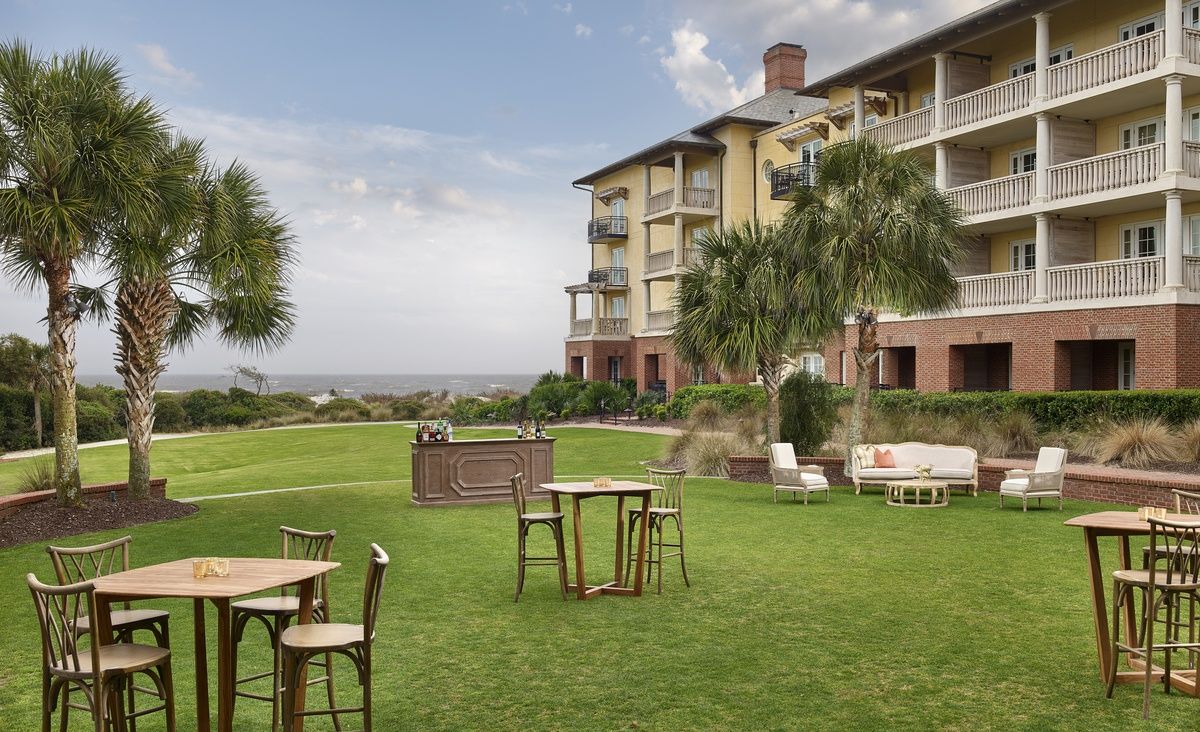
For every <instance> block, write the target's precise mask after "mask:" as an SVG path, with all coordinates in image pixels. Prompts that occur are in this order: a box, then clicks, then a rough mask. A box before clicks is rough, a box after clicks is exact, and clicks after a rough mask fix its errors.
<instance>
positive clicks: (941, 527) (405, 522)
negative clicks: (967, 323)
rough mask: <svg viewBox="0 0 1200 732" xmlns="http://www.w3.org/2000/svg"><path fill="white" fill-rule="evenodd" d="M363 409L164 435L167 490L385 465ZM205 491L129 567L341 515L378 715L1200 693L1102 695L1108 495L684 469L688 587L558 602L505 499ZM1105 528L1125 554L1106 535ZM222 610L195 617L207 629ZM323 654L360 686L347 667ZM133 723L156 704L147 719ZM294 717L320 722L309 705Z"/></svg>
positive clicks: (882, 715) (346, 569)
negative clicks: (930, 506)
mask: <svg viewBox="0 0 1200 732" xmlns="http://www.w3.org/2000/svg"><path fill="white" fill-rule="evenodd" d="M345 429H353V430H355V432H354V434H353V437H354V440H352V442H354V443H355V444H358V445H359V449H360V450H361V452H356V453H355V454H354V455H353V456H352V457H347V458H345V459H343V457H344V456H343V454H342V453H339V452H337V451H331V452H330V453H328V454H327V455H326V457H325V459H324V461H323V466H322V461H321V460H319V459H317V458H315V457H313V456H312V455H310V453H311V452H312V451H314V450H318V449H320V447H321V445H325V444H330V445H331V444H335V443H336V441H337V440H340V439H347V437H346V436H345V435H343V434H341V433H340V432H339V431H340V430H345ZM363 430H370V428H338V427H333V428H327V429H321V430H298V431H288V432H277V433H249V434H240V435H228V436H224V435H222V436H216V437H205V438H200V439H198V440H194V441H189V440H180V441H178V443H176V444H175V445H171V446H170V448H169V449H163V448H167V447H168V445H169V444H170V443H163V444H162V445H160V446H159V447H158V448H156V453H158V451H159V450H161V453H160V454H158V457H159V459H160V460H161V461H162V462H160V463H159V465H160V466H162V465H166V464H168V463H167V462H166V458H165V457H164V455H169V454H170V453H171V452H172V451H174V450H181V451H182V452H181V454H180V455H179V456H177V457H174V458H171V459H173V460H176V461H177V462H175V463H170V464H171V465H176V466H184V465H186V466H187V468H188V472H185V473H182V474H181V475H180V476H179V482H180V483H184V484H185V486H187V488H186V490H181V491H176V490H173V492H174V493H176V494H177V495H178V494H180V493H188V494H198V493H219V492H226V491H228V490H229V489H230V487H231V486H248V485H252V484H260V485H262V486H263V487H275V486H276V485H277V484H279V483H282V482H294V483H298V484H318V483H320V484H326V483H343V482H350V481H352V480H361V479H368V480H369V479H370V476H372V475H383V474H385V473H386V472H387V470H389V469H390V470H394V471H399V470H400V469H401V467H400V466H402V465H403V464H404V463H406V462H407V460H406V459H405V458H406V457H407V455H406V449H405V448H406V447H407V445H406V444H402V443H399V441H398V440H399V438H395V437H393V435H391V434H390V433H388V432H387V431H386V430H384V429H382V428H381V429H380V430H379V431H377V432H364V431H363ZM322 433H324V434H322ZM559 434H560V437H561V439H560V442H559V443H558V445H557V446H556V448H557V449H556V451H557V458H558V465H557V468H558V471H557V472H558V473H559V474H568V473H576V472H578V473H588V472H600V473H609V474H623V473H627V472H633V467H634V466H636V463H637V461H638V460H640V459H646V458H649V457H652V456H654V455H656V454H657V453H658V452H659V451H660V450H661V449H662V439H661V438H657V437H656V436H653V435H637V434H621V433H613V432H605V431H593V430H583V429H579V430H562V431H560V433H559ZM283 438H286V439H283ZM263 440H267V441H268V442H267V443H264V442H263ZM276 440H279V442H275V441H276ZM292 440H303V441H304V442H305V445H306V446H299V445H297V446H296V449H295V455H296V460H295V461H296V462H297V463H298V465H296V466H295V467H294V469H293V468H292V465H291V461H288V460H282V459H277V456H276V455H273V454H271V455H270V457H269V461H270V464H269V466H268V467H262V468H259V467H258V466H257V464H256V462H255V456H256V455H258V456H259V459H263V457H262V456H264V455H268V454H269V452H270V450H271V449H274V448H280V449H282V448H286V447H287V446H288V445H289V443H290V442H291V441H292ZM240 441H247V442H249V443H257V444H256V445H255V446H254V447H253V448H247V447H246V446H245V445H239V444H238V443H239V442H240ZM348 442H350V440H348ZM363 443H373V444H370V445H368V444H363ZM185 445H186V446H187V447H186V450H184V449H183V448H184V446H185ZM272 446H274V447H272ZM93 455H94V456H95V459H96V460H97V463H99V462H100V460H109V461H112V458H111V457H108V456H105V455H104V454H103V453H101V451H100V450H99V449H97V450H94V451H85V452H84V453H82V456H83V460H84V463H85V466H84V469H85V471H92V470H96V471H99V470H100V469H101V466H100V465H99V464H97V465H89V463H90V462H91V461H92V460H93ZM185 455H186V461H185V459H184V457H185ZM372 459H385V460H388V461H390V462H389V463H388V464H387V465H383V466H375V465H372V464H371V460H372ZM114 464H115V463H114ZM5 467H8V466H5ZM111 468H112V465H110V466H109V469H111ZM372 470H377V471H379V472H377V473H372V472H371V471H372ZM403 470H405V471H407V466H403ZM204 476H208V479H209V480H210V481H218V482H219V483H220V485H214V484H209V483H204V482H203V480H204ZM169 477H170V478H171V481H172V484H176V483H175V481H176V477H177V476H176V475H174V474H169ZM199 505H200V507H201V508H200V511H199V513H197V514H196V515H194V516H192V517H189V518H186V519H181V520H177V521H173V522H169V523H163V524H157V525H150V526H143V527H138V528H135V529H132V530H131V531H130V532H129V533H131V534H132V535H133V536H134V546H133V558H134V563H135V564H147V563H152V562H157V561H164V560H168V559H174V558H179V557H186V556H192V555H208V554H225V555H234V556H236V555H269V554H271V553H272V552H274V551H275V550H276V547H277V537H278V533H277V527H278V526H279V525H280V524H289V525H292V526H299V527H304V528H309V529H326V528H336V529H337V530H338V537H337V542H336V545H335V548H334V555H335V558H336V559H338V560H340V561H341V562H343V566H342V567H341V568H340V569H339V570H337V571H336V572H335V573H334V575H333V578H332V591H333V615H334V616H335V618H336V619H339V620H349V621H353V619H354V618H355V617H357V614H358V613H359V612H360V608H361V589H362V580H363V573H364V571H365V566H366V559H367V545H368V543H369V542H372V541H375V542H379V543H380V544H382V545H383V546H384V547H385V548H386V549H388V550H389V552H390V553H391V556H392V559H393V564H392V568H391V570H390V574H389V576H388V580H387V582H388V584H387V587H386V592H385V596H384V605H383V614H382V619H381V622H380V627H379V641H378V645H377V647H376V654H375V658H376V663H377V667H376V669H377V670H376V680H375V689H376V697H375V698H376V719H377V720H379V725H378V727H377V728H379V729H386V730H394V729H395V730H399V729H421V730H425V729H439V730H459V729H543V728H545V729H630V728H639V729H657V730H675V729H739V730H741V729H818V728H820V729H846V730H851V729H853V730H861V729H953V730H966V729H970V730H977V729H1038V730H1041V729H1088V730H1108V729H1114V730H1115V729H1129V728H1135V729H1142V728H1145V729H1149V728H1152V727H1158V728H1163V729H1168V728H1170V729H1191V728H1194V727H1195V720H1196V718H1197V716H1196V715H1197V713H1198V712H1200V706H1198V703H1197V700H1194V699H1188V698H1185V697H1183V696H1181V695H1179V694H1172V695H1170V696H1166V695H1163V694H1162V693H1161V692H1160V691H1156V692H1155V694H1154V699H1153V707H1152V720H1153V721H1152V725H1145V724H1143V723H1142V722H1141V720H1140V711H1141V688H1140V687H1134V686H1123V687H1119V688H1118V689H1117V693H1116V697H1115V699H1113V700H1106V699H1105V698H1104V693H1103V686H1102V684H1101V683H1100V681H1099V678H1098V671H1097V661H1096V654H1095V642H1094V640H1093V634H1092V619H1091V610H1090V606H1089V604H1088V586H1087V577H1086V569H1085V567H1086V564H1085V558H1084V552H1083V548H1084V546H1083V541H1082V540H1081V536H1080V535H1079V533H1078V530H1077V529H1069V528H1066V527H1064V526H1063V525H1062V522H1063V521H1064V520H1065V519H1066V518H1068V517H1070V516H1072V515H1076V514H1079V513H1085V512H1090V511H1094V510H1101V509H1103V508H1106V507H1105V506H1103V505H1100V504H1088V503H1082V502H1077V501H1068V502H1067V504H1066V506H1067V510H1065V511H1063V512H1059V511H1056V510H1042V511H1031V512H1030V513H1027V514H1025V513H1022V512H1021V511H1020V510H1017V509H1007V510H1000V509H998V508H997V507H996V502H995V500H994V496H987V495H985V496H981V497H979V498H970V497H963V496H961V495H960V494H957V493H956V494H955V495H954V497H953V499H952V502H951V505H950V506H949V507H948V508H945V509H937V510H906V509H897V508H889V507H886V506H885V505H884V502H883V498H882V496H881V495H880V494H879V493H878V492H874V493H870V492H868V493H866V494H864V495H862V496H854V495H852V494H851V493H850V491H849V490H848V489H835V490H834V493H833V499H832V502H831V503H829V504H826V503H824V502H823V501H816V502H813V503H812V504H811V505H809V506H807V507H805V506H803V505H801V504H793V503H790V502H786V501H785V502H782V503H780V504H778V505H775V504H772V503H771V496H770V489H769V488H768V487H767V486H761V485H747V484H739V483H730V482H727V481H721V480H689V482H688V484H687V495H686V511H687V526H688V542H689V546H688V560H689V561H688V565H689V572H690V575H691V578H692V587H691V588H690V589H689V588H686V587H684V585H683V582H682V580H681V578H680V575H679V570H678V567H673V566H669V567H668V569H667V574H666V583H665V588H664V592H663V594H662V595H655V594H653V592H651V593H650V594H648V595H646V596H643V597H641V598H637V599H634V598H620V597H604V598H600V599H597V600H594V601H590V602H586V603H580V602H576V601H571V602H563V601H562V600H561V599H560V598H559V595H558V587H557V583H556V581H555V579H554V576H553V570H552V569H550V568H544V569H542V570H536V569H531V570H530V575H529V577H528V579H527V582H526V592H525V594H524V595H523V596H522V598H521V602H520V603H519V604H514V603H513V601H512V591H513V583H514V578H515V569H514V562H515V557H514V552H515V549H514V539H513V527H514V517H513V514H512V507H511V506H509V505H503V504H499V505H486V506H464V507H452V508H449V507H446V508H415V507H413V506H412V505H411V504H410V502H409V498H408V485H407V483H400V482H383V481H381V482H379V483H375V484H371V485H364V486H353V487H343V488H330V489H324V490H315V491H306V492H296V493H278V494H270V495H261V496H250V497H242V498H236V499H221V500H211V501H204V502H202V503H201V504H199ZM534 505H535V506H536V505H538V504H534ZM542 505H544V504H542ZM612 512H613V504H612V502H611V500H610V499H593V500H591V501H586V502H585V503H584V515H583V520H584V523H585V526H586V530H585V536H586V538H587V544H586V550H587V551H586V553H585V555H586V558H587V565H588V571H589V572H590V575H589V576H590V577H597V578H598V577H601V576H603V575H605V574H608V573H610V572H611V564H612V554H611V552H612V547H611V543H612V535H611V531H612V525H613V517H612ZM568 524H569V518H568ZM121 533H123V532H106V533H103V534H97V535H93V536H86V537H75V538H74V539H72V540H71V543H79V544H82V543H84V542H90V541H93V540H101V539H106V538H111V537H114V536H118V535H120V534H121ZM548 547H549V540H548V536H545V535H541V534H535V535H534V538H533V539H532V545H531V548H539V549H544V548H548ZM1104 550H1105V552H1106V554H1105V556H1106V558H1107V559H1108V560H1109V561H1115V550H1114V546H1113V545H1106V546H1105V547H1104ZM568 551H569V550H568ZM30 570H33V571H35V572H37V573H38V574H39V576H43V577H47V576H49V575H50V566H49V561H48V559H47V557H46V555H45V552H44V551H43V549H42V547H41V546H40V545H28V546H23V547H16V548H13V549H8V550H0V597H2V598H3V601H4V602H3V607H5V608H6V610H5V613H4V618H5V623H6V626H7V627H6V628H5V632H3V633H0V658H3V659H5V660H4V661H3V663H0V729H4V730H26V729H34V728H36V724H37V714H38V703H39V702H38V692H39V679H38V672H37V668H38V663H39V661H38V651H37V642H36V624H35V621H34V615H33V607H32V603H31V602H30V600H29V596H28V592H27V591H26V589H25V586H24V583H23V577H24V573H25V572H27V571H30ZM154 604H155V605H156V606H160V607H163V608H166V609H168V610H170V612H171V614H172V618H171V622H172V626H173V635H172V637H173V639H174V640H175V643H176V651H175V664H174V668H175V675H176V679H175V682H176V689H177V690H178V694H179V700H180V713H179V725H180V729H189V728H194V724H195V723H194V708H195V704H194V696H193V686H192V678H193V676H192V674H193V667H194V666H193V664H194V659H193V657H192V651H191V638H190V627H191V607H190V604H188V603H187V602H173V601H159V602H156V603H154ZM213 625H214V623H213V622H212V620H211V617H210V622H209V632H210V633H211V632H212V628H213ZM264 646H265V642H264V641H263V638H261V637H259V635H258V634H255V633H251V639H250V641H249V642H248V643H247V644H246V645H244V646H243V648H244V650H243V652H242V653H241V658H242V661H243V663H244V664H246V665H245V666H243V668H248V667H249V666H251V665H253V666H254V667H256V668H261V667H262V665H263V664H266V663H268V656H267V654H266V649H265V647H264ZM209 649H210V652H212V651H213V649H215V642H214V641H213V640H212V639H210V642H209ZM209 664H210V668H215V658H212V659H210V661H209ZM337 673H338V675H339V676H338V678H339V682H340V683H339V688H340V690H341V693H342V694H343V695H344V696H345V698H347V699H351V698H353V697H352V696H351V695H354V694H357V691H356V690H355V689H354V685H353V683H352V679H351V676H350V671H349V667H347V666H339V667H338V671H337ZM319 698H320V694H319V693H313V694H311V695H310V699H313V700H314V702H315V700H316V699H319ZM265 722H266V712H265V707H264V705H262V704H259V703H254V702H249V701H245V700H241V701H239V704H238V707H237V727H238V728H239V729H262V728H263V727H264V725H265ZM80 728H82V726H80ZM139 729H140V730H143V729H144V730H153V729H161V725H160V723H159V722H158V720H150V719H147V720H144V721H143V722H142V723H141V724H139ZM308 729H313V730H321V729H329V726H328V725H326V724H323V723H322V722H321V721H317V720H313V721H312V722H311V723H310V725H309V726H308Z"/></svg>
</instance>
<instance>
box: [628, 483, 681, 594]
mask: <svg viewBox="0 0 1200 732" xmlns="http://www.w3.org/2000/svg"><path fill="white" fill-rule="evenodd" d="M686 475H687V471H686V470H658V469H656V468H647V470H646V478H647V479H648V480H649V482H650V483H653V484H654V485H656V486H658V487H659V488H662V490H661V491H658V505H657V506H653V507H651V508H650V526H649V527H648V528H649V529H650V531H651V534H652V536H651V541H650V544H649V545H648V546H647V547H646V551H647V556H646V581H649V580H650V578H651V577H652V576H653V574H654V568H655V567H658V593H659V594H660V595H661V594H662V562H663V559H669V558H670V557H679V568H680V569H681V570H683V584H684V585H686V586H688V587H691V586H692V583H691V582H689V581H688V574H687V563H686V562H685V560H684V557H683V481H684V477H685V476H686ZM641 517H642V511H641V509H640V508H631V509H629V520H628V522H627V523H628V525H629V531H628V535H627V536H626V540H625V556H626V557H627V559H626V560H625V577H626V581H628V577H629V570H630V568H631V567H632V566H633V537H634V534H636V533H637V522H638V521H639V520H640V519H641ZM667 519H671V520H672V521H673V522H674V523H675V528H676V529H677V530H678V532H679V543H677V544H670V543H664V542H663V525H664V524H666V522H667ZM655 546H657V547H658V558H657V559H655V557H654V548H655ZM663 547H669V548H671V549H674V550H675V551H673V552H671V553H670V554H663Z"/></svg>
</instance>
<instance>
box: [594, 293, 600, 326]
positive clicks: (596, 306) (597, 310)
mask: <svg viewBox="0 0 1200 732" xmlns="http://www.w3.org/2000/svg"><path fill="white" fill-rule="evenodd" d="M599 332H600V293H599V292H597V291H595V290H592V335H596V334H597V333H599Z"/></svg>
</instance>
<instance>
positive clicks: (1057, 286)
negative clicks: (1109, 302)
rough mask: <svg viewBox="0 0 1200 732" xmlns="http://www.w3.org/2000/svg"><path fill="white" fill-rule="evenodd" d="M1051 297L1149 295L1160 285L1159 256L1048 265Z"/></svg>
mask: <svg viewBox="0 0 1200 732" xmlns="http://www.w3.org/2000/svg"><path fill="white" fill-rule="evenodd" d="M1047 273H1048V275H1049V282H1048V285H1049V292H1048V294H1049V296H1050V299H1051V300H1092V299H1101V298H1109V297H1130V296H1135V295H1150V294H1153V293H1155V292H1157V291H1158V289H1159V288H1160V287H1161V286H1162V281H1163V280H1162V275H1163V258H1162V257H1138V258H1136V259H1117V260H1112V261H1108V262H1088V263H1087V264H1072V265H1068V266H1066V267H1051V268H1049V269H1048V270H1047Z"/></svg>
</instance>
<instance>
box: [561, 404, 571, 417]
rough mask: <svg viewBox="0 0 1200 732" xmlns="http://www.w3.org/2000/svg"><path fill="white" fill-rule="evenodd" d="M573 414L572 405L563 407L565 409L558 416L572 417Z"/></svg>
mask: <svg viewBox="0 0 1200 732" xmlns="http://www.w3.org/2000/svg"><path fill="white" fill-rule="evenodd" d="M571 414H572V412H571V408H570V407H563V410H562V411H561V412H559V413H558V416H559V417H562V418H563V419H570V418H571Z"/></svg>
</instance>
